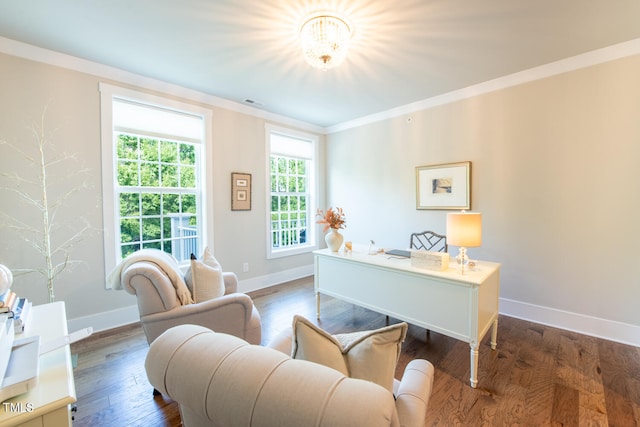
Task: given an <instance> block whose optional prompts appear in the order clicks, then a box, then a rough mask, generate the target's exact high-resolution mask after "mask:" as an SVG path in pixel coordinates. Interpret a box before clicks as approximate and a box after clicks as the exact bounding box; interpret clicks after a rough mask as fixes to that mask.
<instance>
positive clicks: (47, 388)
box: [0, 301, 76, 427]
mask: <svg viewBox="0 0 640 427" xmlns="http://www.w3.org/2000/svg"><path fill="white" fill-rule="evenodd" d="M67 334H68V331H67V315H66V311H65V305H64V302H62V301H59V302H54V303H51V304H43V305H38V306H33V308H32V311H31V315H30V319H29V321H28V323H27V325H26V327H25V331H24V332H23V333H22V334H19V335H16V339H18V338H23V337H29V336H34V335H39V336H40V343H41V344H42V343H46V342H47V341H49V340H53V339H56V338H60V337H63V336H65V335H67ZM39 364H40V365H39V369H40V373H39V375H38V384H37V385H36V386H35V387H34V388H33V389H32V390H30V391H29V392H27V393H25V394H21V395H19V396H16V397H14V398H12V399H8V400H6V401H4V402H2V403H0V427H2V426H23V427H32V426H33V427H35V426H43V427H59V426H71V404H72V403H74V402H75V401H76V390H75V384H74V381H73V367H72V365H71V351H70V349H69V346H68V345H66V346H64V347H61V348H58V349H56V350H53V351H51V352H49V353H46V354H43V355H42V356H40V357H39Z"/></svg>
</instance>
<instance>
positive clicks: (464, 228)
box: [447, 211, 482, 274]
mask: <svg viewBox="0 0 640 427" xmlns="http://www.w3.org/2000/svg"><path fill="white" fill-rule="evenodd" d="M447 244H448V245H452V246H458V247H459V248H460V254H459V255H458V257H457V258H458V262H459V265H460V269H459V270H458V271H459V273H460V274H465V273H466V271H467V265H468V264H469V258H467V248H473V247H476V246H480V245H481V244H482V214H481V213H472V212H464V211H462V212H456V213H448V214H447Z"/></svg>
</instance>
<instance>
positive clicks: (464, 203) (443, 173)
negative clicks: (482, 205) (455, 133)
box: [416, 162, 471, 210]
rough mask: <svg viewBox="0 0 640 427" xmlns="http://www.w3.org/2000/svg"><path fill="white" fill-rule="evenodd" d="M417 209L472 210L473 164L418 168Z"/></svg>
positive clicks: (461, 163) (449, 164)
mask: <svg viewBox="0 0 640 427" xmlns="http://www.w3.org/2000/svg"><path fill="white" fill-rule="evenodd" d="M416 209H441V210H457V209H471V162H459V163H445V164H440V165H427V166H418V167H416Z"/></svg>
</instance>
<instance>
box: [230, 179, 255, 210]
mask: <svg viewBox="0 0 640 427" xmlns="http://www.w3.org/2000/svg"><path fill="white" fill-rule="evenodd" d="M231 210H232V211H250V210H251V174H250V173H239V172H231Z"/></svg>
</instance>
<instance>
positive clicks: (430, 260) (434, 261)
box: [411, 249, 449, 271]
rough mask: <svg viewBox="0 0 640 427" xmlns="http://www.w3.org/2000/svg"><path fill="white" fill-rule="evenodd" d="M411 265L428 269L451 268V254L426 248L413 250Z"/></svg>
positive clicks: (443, 269) (440, 269) (441, 269)
mask: <svg viewBox="0 0 640 427" xmlns="http://www.w3.org/2000/svg"><path fill="white" fill-rule="evenodd" d="M411 266H413V267H417V268H425V269H427V270H434V271H445V270H448V269H449V254H448V253H444V252H432V251H425V250H422V249H421V250H412V251H411Z"/></svg>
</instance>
